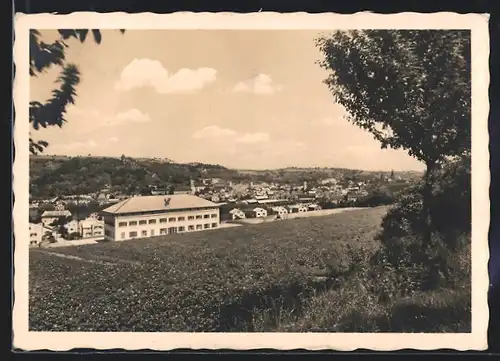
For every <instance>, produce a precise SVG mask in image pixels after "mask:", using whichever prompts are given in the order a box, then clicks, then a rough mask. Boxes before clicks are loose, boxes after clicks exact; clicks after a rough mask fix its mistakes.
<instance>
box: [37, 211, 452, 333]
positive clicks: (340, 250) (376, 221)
mask: <svg viewBox="0 0 500 361" xmlns="http://www.w3.org/2000/svg"><path fill="white" fill-rule="evenodd" d="M385 212H386V208H383V207H380V208H373V209H363V210H356V211H351V212H346V213H341V214H337V215H331V216H325V217H315V218H306V219H299V220H291V221H282V222H278V223H268V224H262V225H251V226H244V227H235V228H228V229H221V230H213V231H206V232H199V233H192V234H184V235H173V236H169V237H161V238H160V237H159V238H154V239H147V240H146V239H145V240H133V241H124V242H118V243H101V244H95V245H85V246H76V247H63V248H57V249H33V250H31V251H30V315H29V318H30V329H31V330H33V331H48V330H53V331H155V332H166V331H187V332H200V331H207V332H209V331H218V332H224V331H226V332H227V331H247V332H251V331H261V332H262V331H277V330H281V331H295V332H297V331H334V330H336V331H344V332H345V331H346V330H356V329H359V327H358V326H356V325H359V323H360V322H361V321H360V322H357V321H356V322H355V324H353V322H352V321H353V319H352V315H350V314H349V312H348V311H349V310H351V311H352V310H354V308H353V307H355V306H356V307H358V310H359V309H361V310H363V312H365V311H366V310H367V304H366V302H368V301H367V300H368V299H367V297H369V295H366V294H363V292H362V290H361V291H360V287H361V288H362V285H360V284H359V282H358V280H357V279H356V276H355V275H354V274H352V266H353V262H355V258H353V257H352V254H356V252H357V250H360V249H363V250H364V251H363V253H364V254H371V253H373V252H375V251H376V250H377V249H378V247H379V245H378V244H377V242H375V241H374V236H375V235H376V233H377V232H378V230H379V225H380V222H381V218H382V217H383V215H384V214H385ZM365 293H366V292H365ZM428 297H429V296H428ZM430 297H432V296H430ZM450 297H451V296H450ZM452 298H453V297H452ZM452 298H450V299H452ZM439 299H442V298H439ZM453 299H454V298H453ZM342 300H343V301H342ZM396 301H397V300H395V301H394V305H392V306H391V307H398V305H399V304H398V303H397V302H399V301H397V302H396ZM342 302H347V303H349V304H347V303H346V304H343V303H342ZM353 302H358V303H359V304H353ZM363 302H365V303H364V304H363ZM406 302H410V303H411V300H410V301H406ZM372 303H373V302H372ZM419 304H422V302H420V303H419ZM346 306H349V307H346ZM375 306H376V304H374V306H373V307H375ZM443 307H444V306H443ZM375 308H376V307H375ZM365 313H366V312H365ZM384 315H385V316H386V315H387V308H385V309H383V310H382V309H376V310H374V311H373V312H372V313H370V314H368V315H366V314H365V315H364V316H363V317H364V318H363V321H362V323H363V322H364V323H365V324H366V323H367V322H368V323H370V322H372V321H370V320H371V319H372V318H377V317H379V318H380V317H382V316H384ZM365 316H366V317H365ZM386 318H387V317H386ZM384 320H385V319H384ZM378 323H379V324H381V321H378Z"/></svg>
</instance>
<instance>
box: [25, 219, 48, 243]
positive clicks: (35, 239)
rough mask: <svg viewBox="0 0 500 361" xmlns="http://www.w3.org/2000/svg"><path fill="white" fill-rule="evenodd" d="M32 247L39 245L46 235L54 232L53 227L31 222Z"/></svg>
mask: <svg viewBox="0 0 500 361" xmlns="http://www.w3.org/2000/svg"><path fill="white" fill-rule="evenodd" d="M29 229H30V247H36V246H38V245H39V244H40V243H41V242H42V241H43V240H44V239H45V236H47V235H51V234H52V229H50V228H47V227H45V226H44V225H43V224H37V223H30V228H29Z"/></svg>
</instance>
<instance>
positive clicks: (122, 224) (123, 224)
mask: <svg viewBox="0 0 500 361" xmlns="http://www.w3.org/2000/svg"><path fill="white" fill-rule="evenodd" d="M118 227H127V222H120V223H118Z"/></svg>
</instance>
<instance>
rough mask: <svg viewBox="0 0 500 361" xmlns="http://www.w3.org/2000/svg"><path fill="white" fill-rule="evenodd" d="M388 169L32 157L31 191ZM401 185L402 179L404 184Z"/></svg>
mask: <svg viewBox="0 0 500 361" xmlns="http://www.w3.org/2000/svg"><path fill="white" fill-rule="evenodd" d="M390 174H391V172H368V171H360V170H350V169H343V168H293V167H292V168H283V169H272V170H235V169H229V168H226V167H223V166H221V165H216V164H204V163H187V164H182V163H175V162H174V161H172V160H170V159H159V158H131V157H125V156H122V157H119V158H117V157H95V156H80V157H67V156H46V155H43V156H40V155H37V156H31V157H30V194H31V196H32V197H34V198H39V197H54V196H59V195H67V194H76V193H87V194H88V193H96V192H99V191H100V190H102V189H103V188H104V187H106V186H110V187H111V190H112V191H117V192H123V193H125V194H134V193H142V192H144V191H145V190H147V187H148V186H149V185H161V186H174V188H175V187H176V186H187V185H189V181H190V179H200V178H220V179H223V180H226V181H233V182H267V183H272V182H279V183H282V184H294V185H301V184H302V183H303V182H304V181H307V182H310V183H312V184H313V183H315V182H318V181H320V180H322V179H325V178H336V179H338V180H341V181H343V182H348V181H349V180H352V181H365V180H373V179H381V178H382V177H388V176H389V175H390ZM393 176H395V177H400V178H401V179H402V180H403V181H404V180H414V179H419V178H420V177H421V174H420V173H418V172H394V174H393ZM404 185H405V184H403V186H404Z"/></svg>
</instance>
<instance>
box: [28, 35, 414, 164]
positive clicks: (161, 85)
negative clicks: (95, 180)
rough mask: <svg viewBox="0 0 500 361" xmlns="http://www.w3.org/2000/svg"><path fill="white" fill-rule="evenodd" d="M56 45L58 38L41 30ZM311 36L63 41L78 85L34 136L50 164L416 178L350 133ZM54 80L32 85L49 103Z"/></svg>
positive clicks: (368, 138)
mask: <svg viewBox="0 0 500 361" xmlns="http://www.w3.org/2000/svg"><path fill="white" fill-rule="evenodd" d="M41 34H42V36H43V38H42V40H43V41H45V42H51V41H53V40H55V39H56V38H57V36H58V34H57V31H55V30H42V31H41ZM320 34H321V32H318V31H311V30H220V31H219V30H128V31H126V32H125V34H121V33H120V32H119V31H117V30H104V31H102V42H101V44H100V45H97V44H96V43H95V42H94V41H93V40H92V38H91V37H90V36H89V38H88V39H87V41H86V42H85V43H83V44H81V43H80V42H79V41H77V40H76V39H72V40H70V41H67V43H68V45H69V48H68V49H67V51H66V59H67V61H68V62H71V63H74V64H76V65H77V66H78V67H79V69H80V72H81V73H82V80H81V83H80V84H79V85H78V88H77V94H78V95H77V97H76V103H75V105H71V106H70V107H68V111H67V115H66V119H67V121H68V122H67V123H66V124H65V125H64V126H63V127H62V128H58V127H50V128H47V129H42V130H39V131H36V133H35V132H34V131H32V135H33V136H34V138H36V139H44V140H46V141H48V142H49V147H48V148H47V150H46V153H47V154H64V155H71V156H74V155H87V154H92V155H100V156H121V155H122V154H124V155H126V156H132V157H160V158H169V159H172V160H174V161H177V162H183V163H184V162H205V163H212V164H221V165H224V166H226V167H230V168H239V169H270V168H281V167H288V166H296V167H345V168H355V169H364V170H387V171H389V170H419V171H420V170H422V169H424V166H423V165H422V164H421V163H420V162H418V161H417V160H415V159H413V158H411V157H410V156H408V155H407V153H406V152H405V151H403V150H398V151H395V150H387V149H384V150H382V149H380V145H379V143H378V142H377V141H376V140H374V139H373V137H372V135H371V134H370V133H369V132H367V131H365V130H362V129H359V128H358V127H356V126H354V125H352V124H350V123H349V122H348V121H347V120H346V119H345V115H346V113H345V110H344V109H343V108H342V107H341V106H340V105H338V104H335V102H334V100H333V96H332V95H331V93H330V92H329V90H328V88H327V86H326V85H325V84H324V83H323V80H324V79H326V78H327V77H328V74H329V73H328V72H327V71H326V70H324V69H322V68H321V67H320V66H319V65H318V64H317V63H316V62H317V61H318V60H321V53H320V52H319V50H318V49H317V48H316V47H315V45H314V39H315V38H317V37H318V36H319V35H320ZM59 72H60V68H58V67H53V68H51V69H49V70H48V71H47V72H46V73H45V74H42V75H40V76H38V77H36V78H31V82H30V97H31V100H38V101H44V100H46V99H48V98H49V97H50V92H51V90H52V89H54V87H55V86H54V83H53V82H54V80H55V79H56V77H57V75H58V74H59Z"/></svg>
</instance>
